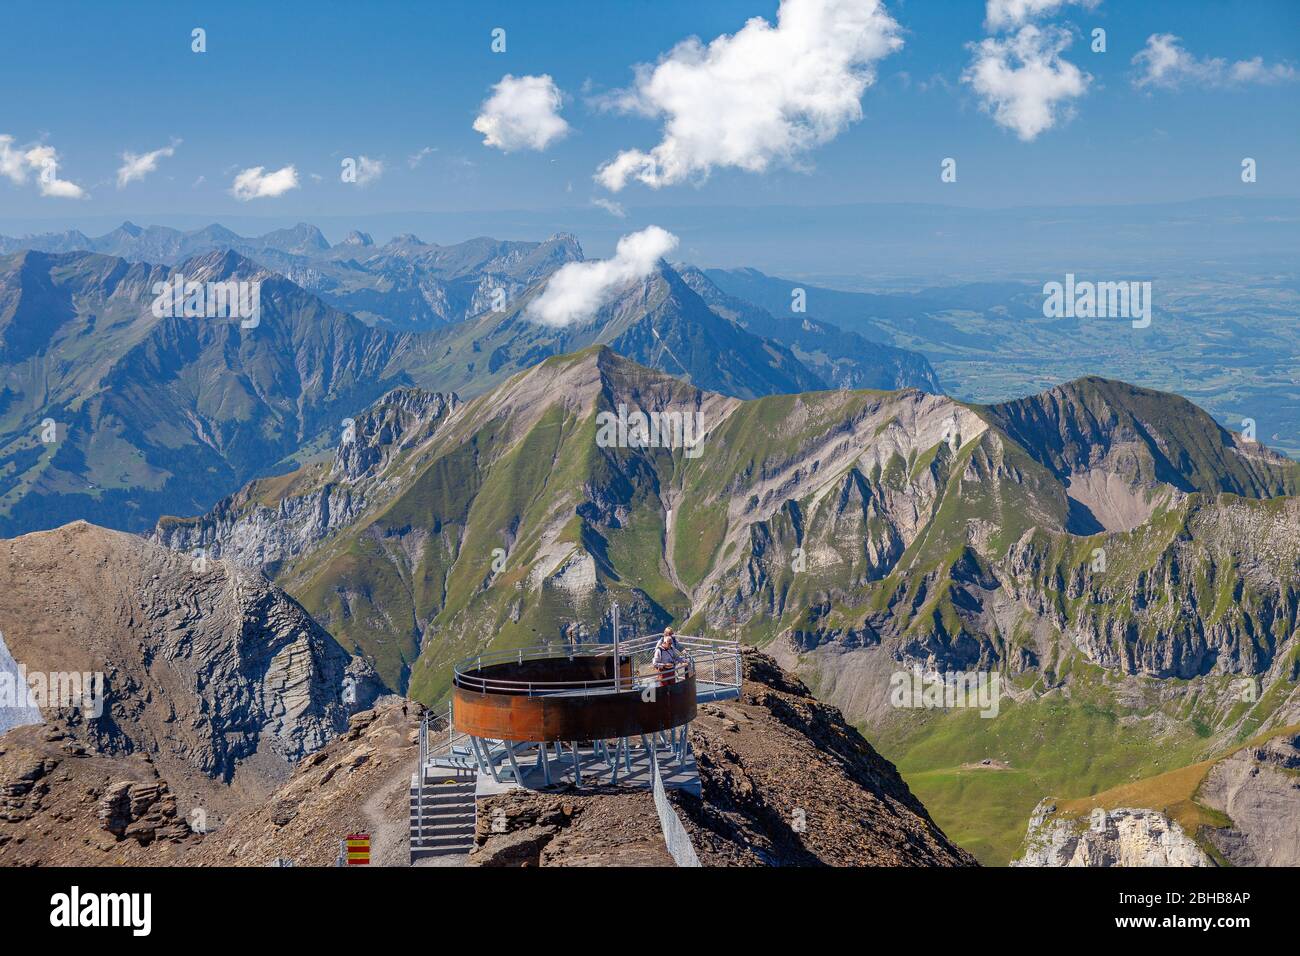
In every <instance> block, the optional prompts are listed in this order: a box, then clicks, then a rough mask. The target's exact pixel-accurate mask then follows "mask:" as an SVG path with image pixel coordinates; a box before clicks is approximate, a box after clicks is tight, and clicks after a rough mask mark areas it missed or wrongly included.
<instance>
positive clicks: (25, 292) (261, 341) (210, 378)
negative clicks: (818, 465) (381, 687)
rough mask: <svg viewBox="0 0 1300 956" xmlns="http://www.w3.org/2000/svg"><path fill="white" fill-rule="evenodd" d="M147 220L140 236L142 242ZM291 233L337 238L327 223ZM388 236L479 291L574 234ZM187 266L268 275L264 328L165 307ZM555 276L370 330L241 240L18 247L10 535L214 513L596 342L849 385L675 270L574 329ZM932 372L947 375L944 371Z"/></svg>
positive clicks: (717, 366) (753, 382) (7, 455)
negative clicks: (415, 394)
mask: <svg viewBox="0 0 1300 956" xmlns="http://www.w3.org/2000/svg"><path fill="white" fill-rule="evenodd" d="M130 232H131V230H126V231H125V232H124V233H123V235H124V236H125V237H126V239H124V240H123V241H133V240H134V239H139V238H140V236H135V237H132V236H130V235H129V234H130ZM146 232H147V231H146ZM142 234H143V233H142ZM271 236H272V237H273V241H274V242H276V243H279V244H281V245H284V246H286V247H293V248H312V247H317V246H319V242H318V241H317V238H315V237H318V234H317V233H315V231H314V230H311V229H309V228H308V229H298V230H287V231H284V232H280V233H272V234H271ZM172 238H173V239H174V238H175V237H174V236H173V237H172ZM268 241H271V240H268ZM525 246H526V248H525ZM267 248H269V246H268V247H267ZM387 248H388V252H387V253H385V255H387V256H388V257H390V260H391V262H392V263H394V264H400V263H401V262H403V261H405V260H406V259H407V258H408V257H409V258H413V259H418V260H420V261H422V262H424V263H425V265H424V266H423V267H422V268H425V269H427V270H434V269H436V270H438V271H439V273H440V274H442V275H444V276H445V277H447V281H448V287H452V286H454V284H455V283H456V282H457V281H460V279H461V278H462V277H464V278H465V279H466V282H467V283H468V285H467V288H468V287H469V286H476V285H477V284H481V283H482V282H483V281H486V280H485V279H484V278H483V277H484V276H485V275H488V274H489V273H485V272H483V271H482V270H483V269H489V270H502V272H504V271H508V270H511V269H513V270H514V271H515V273H516V274H517V275H520V276H525V275H529V274H531V273H532V272H535V271H543V272H544V271H546V270H547V269H549V268H550V267H551V266H552V265H553V264H554V259H552V258H551V257H552V256H557V255H558V256H561V257H563V256H564V255H567V252H566V250H567V249H568V248H569V247H568V245H567V243H566V242H564V241H559V240H557V241H556V242H553V243H551V244H549V245H548V244H547V243H541V244H508V243H496V242H493V241H489V240H484V241H481V242H471V243H465V244H462V245H461V246H458V247H447V248H438V247H432V248H431V247H426V246H424V245H423V244H420V243H417V242H413V241H411V240H409V239H399V240H395V241H394V243H392V244H390V246H389V247H387ZM286 254H287V253H286ZM394 268H396V265H394ZM178 275H184V276H185V277H186V279H188V280H190V281H198V282H209V281H213V282H222V281H227V280H234V281H248V282H254V281H256V282H260V283H261V296H262V314H261V319H260V324H259V325H258V326H257V327H256V328H243V327H241V323H240V322H239V321H238V320H232V319H210V318H184V317H158V316H155V315H154V314H153V310H152V304H153V300H154V293H153V289H154V286H155V285H156V284H157V283H159V282H171V281H173V280H174V279H175V278H176V277H177V276H178ZM520 281H522V280H520ZM540 288H541V284H540V282H538V283H534V284H533V285H531V286H529V287H528V288H526V289H524V290H523V291H522V292H520V293H519V294H518V296H517V298H516V299H515V300H514V302H513V303H512V304H511V306H510V307H509V308H508V309H507V310H505V311H503V312H499V313H497V312H492V313H487V314H485V315H483V316H481V317H480V318H476V319H472V320H469V321H464V322H460V323H455V324H452V325H447V326H444V327H442V328H441V329H439V330H437V331H434V332H414V331H402V330H398V329H394V328H392V327H391V326H387V325H374V326H371V325H366V324H365V323H363V322H361V321H360V320H358V319H356V318H355V317H353V316H351V315H349V314H347V313H345V312H343V311H341V310H339V309H337V308H334V307H332V306H330V305H329V304H327V303H326V302H324V301H322V299H321V298H319V297H318V296H316V295H313V294H311V293H309V292H307V291H305V290H304V289H302V288H301V287H300V286H298V285H297V284H295V283H294V282H292V281H290V280H288V279H286V278H284V277H283V276H281V275H277V274H276V273H275V272H272V271H269V270H268V269H266V268H264V267H263V266H262V265H260V264H258V263H255V262H253V261H251V260H249V259H247V258H245V257H243V256H241V255H240V254H238V253H235V252H231V251H221V252H208V253H205V254H203V255H201V256H199V257H196V258H194V259H190V260H186V261H184V262H182V263H181V264H179V265H177V266H175V267H170V266H162V265H150V264H145V263H132V262H129V261H126V260H124V259H121V258H117V257H113V256H107V255H101V254H97V253H88V252H69V253H57V254H50V253H43V252H34V251H26V252H21V253H18V254H15V255H12V256H8V257H0V383H3V391H0V465H2V470H0V535H11V534H17V533H21V532H25V531H31V530H39V529H43V528H49V527H54V526H57V525H59V524H61V523H63V522H66V521H70V520H75V519H78V518H82V519H86V520H90V521H94V522H96V523H98V524H102V525H105V526H108V527H113V528H119V529H125V530H142V529H144V528H148V527H150V526H152V525H153V523H154V522H155V521H156V520H157V519H158V517H159V516H160V515H163V514H193V513H196V512H201V511H204V510H206V509H207V508H209V507H211V506H212V504H213V503H214V502H216V501H217V500H218V499H220V498H221V497H222V496H224V495H228V494H230V493H231V492H233V491H235V490H236V489H237V488H239V487H240V486H241V485H243V484H244V483H246V482H248V481H249V480H251V479H253V478H255V477H257V476H259V475H265V474H267V473H268V472H271V471H274V470H276V469H277V468H283V467H288V466H289V465H290V464H291V463H293V462H297V461H301V460H304V458H305V457H309V456H310V455H311V454H312V453H313V450H314V449H315V448H316V447H318V446H320V445H321V444H333V443H334V442H335V441H336V440H337V438H338V436H339V435H340V434H341V431H342V428H343V427H344V426H343V420H344V419H345V418H348V417H351V416H354V415H355V414H357V413H358V412H360V411H361V410H362V409H363V408H364V407H365V406H366V405H367V404H369V403H370V402H372V401H373V400H374V399H376V398H377V397H378V396H380V395H381V394H383V393H384V392H386V391H388V390H390V389H392V388H394V387H398V386H403V385H419V386H422V387H425V388H433V389H440V390H443V391H447V392H452V391H454V392H458V393H459V394H461V395H462V396H464V397H467V398H468V397H473V396H475V395H478V394H480V393H482V392H483V391H485V390H487V389H489V388H491V387H493V386H494V385H496V384H497V383H499V382H500V381H502V380H503V379H504V378H506V377H508V376H509V375H511V374H514V373H515V372H517V371H519V370H521V369H524V368H527V367H529V366H531V365H533V364H536V363H537V362H539V361H542V360H543V359H545V358H546V357H547V356H550V355H554V354H559V353H563V352H566V351H572V350H574V349H577V348H582V347H584V346H586V345H589V344H593V343H601V344H608V345H610V346H611V347H612V348H614V349H615V350H617V351H619V352H620V353H621V354H625V355H628V356H630V357H632V358H635V359H637V360H639V361H641V362H643V363H645V364H647V365H651V366H654V367H657V368H659V369H662V370H663V371H665V372H667V373H668V374H672V375H676V376H679V377H681V378H683V379H685V380H688V381H691V382H694V383H696V384H698V385H700V386H706V387H708V388H710V389H712V390H716V391H719V392H722V393H724V394H730V395H735V396H738V397H745V398H748V397H754V396H757V395H766V394H773V393H793V392H802V391H812V390H817V389H822V388H827V387H829V386H830V384H831V383H830V382H827V381H824V380H823V379H821V378H820V377H819V376H818V375H817V374H815V373H814V372H812V371H811V370H810V369H809V368H807V367H806V366H805V365H804V364H803V363H802V362H801V361H800V360H799V359H798V358H796V357H795V355H794V354H793V353H792V352H791V351H790V350H789V349H788V348H786V347H785V346H784V345H781V344H779V343H778V342H776V341H773V340H771V339H766V338H762V337H760V336H757V335H754V334H751V332H749V331H747V330H745V329H743V328H741V327H740V326H739V325H737V324H735V323H734V322H732V321H730V320H729V319H727V318H725V317H723V316H721V315H719V314H717V313H715V312H714V311H713V310H711V309H710V308H709V306H708V305H707V304H706V303H705V302H704V301H703V300H702V299H701V298H700V297H699V296H698V295H696V293H695V292H694V291H693V290H692V289H691V288H690V286H688V285H687V284H686V283H685V282H684V281H683V280H682V279H681V277H680V276H678V275H677V273H676V272H675V271H673V270H672V269H671V268H669V267H667V266H664V267H663V269H662V270H661V271H660V272H659V273H657V274H656V275H655V276H653V277H652V278H651V279H649V280H646V281H643V282H638V283H634V284H633V285H631V286H629V287H628V288H627V289H625V290H624V291H623V293H622V294H621V295H620V296H619V297H618V298H617V299H616V300H615V301H614V302H612V303H610V304H609V305H608V306H607V307H606V308H605V309H603V310H601V312H600V313H599V314H598V315H597V316H595V317H594V318H593V320H592V321H590V322H588V323H584V324H582V325H580V326H575V327H571V328H567V329H555V328H551V327H547V326H542V325H539V324H537V323H534V322H532V321H530V320H529V319H527V318H525V317H524V316H523V315H522V314H521V310H522V309H523V308H524V306H525V305H526V303H527V302H528V301H530V299H531V297H532V296H534V295H536V294H537V293H538V291H539V290H540ZM828 367H829V366H828ZM888 374H889V375H891V376H892V375H893V374H894V373H893V372H892V371H890V372H889V373H888ZM918 382H919V383H920V384H922V385H927V384H928V383H929V379H928V378H927V377H926V376H925V375H924V369H922V370H921V371H920V372H919V373H918Z"/></svg>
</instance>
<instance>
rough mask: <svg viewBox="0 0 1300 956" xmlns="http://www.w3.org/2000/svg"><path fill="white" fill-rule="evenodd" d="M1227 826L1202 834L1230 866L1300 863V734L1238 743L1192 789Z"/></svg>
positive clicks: (1201, 801)
mask: <svg viewBox="0 0 1300 956" xmlns="http://www.w3.org/2000/svg"><path fill="white" fill-rule="evenodd" d="M1197 800H1198V801H1199V802H1200V803H1202V804H1203V805H1205V806H1207V807H1209V808H1211V809H1213V810H1217V811H1219V812H1221V813H1223V814H1225V815H1226V816H1227V817H1228V818H1229V819H1231V821H1232V825H1231V826H1228V827H1222V828H1217V829H1207V831H1206V839H1208V840H1209V841H1210V842H1211V843H1212V844H1214V847H1215V849H1217V850H1218V851H1219V852H1220V853H1221V854H1222V855H1223V857H1224V859H1226V860H1227V861H1228V862H1229V863H1231V864H1232V865H1233V866H1300V735H1297V734H1286V735H1283V736H1280V737H1275V738H1273V739H1272V740H1268V741H1265V742H1264V743H1262V744H1258V745H1253V746H1248V747H1243V748H1242V749H1240V750H1238V751H1237V752H1235V753H1233V754H1231V755H1229V756H1227V757H1225V758H1224V759H1222V760H1220V761H1218V762H1217V763H1216V764H1215V765H1214V767H1213V768H1212V769H1211V770H1210V772H1209V773H1207V774H1206V776H1205V780H1204V781H1203V782H1202V783H1201V787H1200V789H1199V790H1198V791H1197Z"/></svg>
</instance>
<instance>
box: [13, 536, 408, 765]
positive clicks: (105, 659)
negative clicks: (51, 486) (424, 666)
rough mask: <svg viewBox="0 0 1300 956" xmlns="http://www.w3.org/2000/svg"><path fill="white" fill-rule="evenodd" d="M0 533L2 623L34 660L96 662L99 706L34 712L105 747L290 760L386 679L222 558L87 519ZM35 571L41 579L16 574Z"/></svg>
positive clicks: (200, 760)
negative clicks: (202, 556)
mask: <svg viewBox="0 0 1300 956" xmlns="http://www.w3.org/2000/svg"><path fill="white" fill-rule="evenodd" d="M2 547H3V551H4V558H5V560H4V561H3V562H0V629H3V631H4V632H5V635H6V639H7V642H8V644H9V647H10V650H11V651H12V653H13V656H14V658H15V659H16V660H17V661H19V662H21V663H22V664H24V665H25V666H26V667H27V669H28V671H29V672H34V671H42V672H49V673H54V672H65V671H77V672H80V671H97V672H102V674H103V688H104V707H103V709H102V713H100V714H94V713H92V712H88V711H84V710H79V709H75V708H68V707H64V706H57V707H56V706H53V705H52V706H51V707H50V708H49V711H48V712H47V713H45V714H44V715H43V716H45V717H46V719H47V720H49V719H53V718H58V719H59V720H60V721H61V722H63V723H66V725H67V727H68V730H69V733H72V734H74V735H75V736H76V737H77V738H78V739H79V740H81V741H83V742H84V743H85V744H86V745H87V746H89V747H90V748H91V749H93V750H96V751H98V752H100V753H109V754H131V753H138V752H142V751H143V752H145V753H149V754H153V755H156V759H157V760H158V761H159V762H160V763H161V764H163V765H167V766H169V767H172V768H174V769H177V770H184V771H185V772H198V773H200V774H202V775H203V776H205V777H207V778H209V779H217V780H227V781H228V780H230V779H231V778H232V777H233V775H234V774H235V773H236V771H237V770H238V769H239V768H240V766H241V764H243V763H244V762H246V761H250V760H253V758H256V760H257V763H258V766H259V767H260V768H261V769H262V771H266V772H272V771H271V770H270V768H271V767H272V766H274V765H278V766H281V767H284V768H285V769H284V772H287V765H289V764H292V763H293V762H295V761H297V760H298V759H300V758H301V757H303V756H304V755H306V754H309V753H311V752H313V751H314V750H316V749H318V748H320V747H321V746H323V745H324V744H325V743H327V742H328V741H329V740H331V739H333V738H334V737H335V736H337V735H338V734H340V733H342V732H343V731H345V730H346V729H347V723H348V717H349V716H350V715H351V714H352V713H354V712H356V711H358V710H362V709H364V708H366V707H368V706H369V705H370V704H371V703H372V702H373V701H374V699H375V698H376V697H377V696H378V695H379V694H380V693H381V692H382V690H383V687H382V684H381V682H380V681H379V680H378V678H377V677H376V676H375V674H374V670H373V668H372V667H371V666H370V665H369V664H368V663H366V662H365V661H364V660H354V659H353V658H352V657H351V656H350V655H349V654H348V652H347V651H345V650H344V649H343V648H342V647H340V646H339V645H338V643H337V642H336V641H335V640H334V639H333V638H332V637H331V636H330V635H329V634H328V633H326V632H325V631H324V630H323V629H322V628H321V627H320V626H319V625H318V624H317V623H316V622H315V621H313V620H312V619H311V617H310V616H309V615H308V614H307V612H306V611H304V610H303V609H302V607H301V606H299V605H298V603H297V602H295V601H294V600H293V599H292V598H290V597H289V596H288V595H287V594H285V593H284V592H283V591H281V590H280V589H279V588H277V587H275V586H274V585H272V584H271V583H270V582H268V581H267V580H266V579H265V578H263V577H262V576H261V575H260V574H257V573H254V572H251V571H247V570H244V569H241V568H237V567H234V566H232V565H230V564H228V563H225V562H218V561H213V562H210V563H209V564H207V565H203V566H201V567H202V570H196V567H195V565H194V564H193V563H192V562H191V561H190V560H189V558H188V557H184V556H181V555H178V554H175V553H173V552H169V551H167V550H165V549H163V548H160V547H158V546H156V545H153V544H150V543H148V542H146V541H144V540H143V539H141V538H137V537H135V536H133V535H128V534H123V533H120V532H113V531H108V530H106V529H102V528H96V527H94V526H92V525H88V524H85V523H77V524H72V525H67V526H65V527H63V528H59V529H57V530H55V531H49V532H40V533H36V534H30V535H26V536H24V537H21V538H17V539H13V540H11V541H7V542H4V543H3V546H2ZM33 580H41V581H44V582H46V584H47V585H48V590H41V591H33V590H32V589H31V588H30V587H27V588H24V587H22V586H21V582H30V581H33ZM276 772H278V771H276ZM272 775H274V773H273V772H272Z"/></svg>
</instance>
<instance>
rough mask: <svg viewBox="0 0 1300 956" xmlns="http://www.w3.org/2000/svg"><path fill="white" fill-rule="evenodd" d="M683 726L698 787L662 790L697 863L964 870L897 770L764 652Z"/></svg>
mask: <svg viewBox="0 0 1300 956" xmlns="http://www.w3.org/2000/svg"><path fill="white" fill-rule="evenodd" d="M743 667H744V683H743V689H742V693H741V696H740V698H739V699H738V700H735V701H725V702H722V703H716V704H703V705H701V706H700V712H699V715H698V716H697V719H696V720H695V721H694V722H693V723H692V724H691V732H690V740H691V746H692V747H693V748H694V751H695V759H696V763H697V764H698V766H699V773H700V782H701V787H702V794H701V796H700V797H695V796H693V795H691V794H690V793H687V792H684V791H670V792H669V799H670V800H671V801H672V802H673V804H674V805H675V807H676V809H677V813H678V816H679V817H681V819H682V823H683V824H684V825H685V826H686V829H687V832H688V833H689V834H690V835H691V839H692V841H693V843H694V845H695V849H696V853H697V854H698V856H699V858H700V862H701V863H702V864H703V865H705V866H736V865H740V866H974V865H975V860H974V858H973V857H971V855H970V854H968V853H967V852H966V851H965V850H962V849H961V848H959V847H957V846H956V845H955V844H953V843H952V841H951V840H949V839H948V837H947V836H945V835H944V833H943V831H942V830H940V829H939V827H938V826H937V825H936V824H935V823H934V821H933V820H931V819H930V815H929V814H928V813H927V812H926V809H925V807H923V806H922V805H921V803H920V801H919V800H917V799H916V797H915V796H913V795H912V792H911V791H910V790H909V789H908V786H907V784H906V783H904V782H903V779H902V777H900V776H899V775H898V771H897V770H896V769H895V768H894V765H893V764H891V763H890V762H889V761H888V760H886V759H884V758H883V757H881V756H880V754H878V753H877V752H876V751H875V749H874V748H873V747H872V746H871V744H869V743H868V742H867V741H866V740H865V739H863V737H862V735H861V734H859V733H858V732H857V731H856V730H855V729H854V728H853V727H851V726H850V725H849V724H848V723H847V722H846V721H845V720H844V718H843V715H841V714H840V712H839V711H838V710H836V709H835V708H834V707H829V706H827V705H826V704H823V703H820V702H819V701H818V700H816V698H814V697H813V695H812V693H811V692H810V691H809V690H808V688H807V687H806V686H804V685H803V684H802V683H801V682H800V681H798V680H797V679H795V678H794V677H793V676H791V675H790V674H788V673H786V672H785V671H783V670H782V669H781V668H780V667H778V666H777V665H776V662H775V661H773V660H772V659H771V658H770V657H768V656H767V655H765V654H761V653H758V652H756V651H748V652H746V654H745V658H744V664H743Z"/></svg>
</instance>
